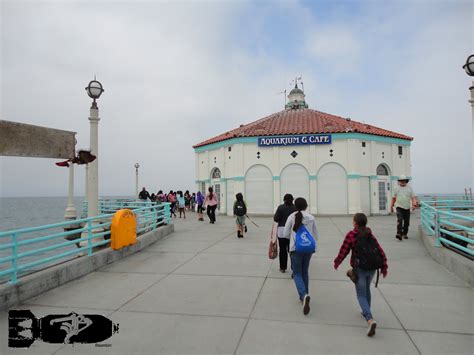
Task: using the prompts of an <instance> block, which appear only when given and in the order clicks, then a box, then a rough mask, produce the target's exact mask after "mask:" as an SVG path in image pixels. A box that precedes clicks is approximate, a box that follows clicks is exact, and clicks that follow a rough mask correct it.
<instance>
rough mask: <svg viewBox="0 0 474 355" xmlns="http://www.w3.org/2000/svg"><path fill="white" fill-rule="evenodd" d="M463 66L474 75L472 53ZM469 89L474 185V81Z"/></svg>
mask: <svg viewBox="0 0 474 355" xmlns="http://www.w3.org/2000/svg"><path fill="white" fill-rule="evenodd" d="M463 68H464V70H465V71H466V74H467V75H469V76H474V54H471V55H470V56H469V57H467V60H466V64H464V65H463ZM469 91H470V92H471V98H470V99H469V100H468V102H469V103H470V104H471V109H472V127H471V129H472V149H471V163H472V165H471V187H474V81H473V82H472V83H471V87H470V88H469Z"/></svg>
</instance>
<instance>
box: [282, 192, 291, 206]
mask: <svg viewBox="0 0 474 355" xmlns="http://www.w3.org/2000/svg"><path fill="white" fill-rule="evenodd" d="M283 202H284V203H285V205H287V206H291V205H293V195H292V194H286V195H285V196H284V197H283Z"/></svg>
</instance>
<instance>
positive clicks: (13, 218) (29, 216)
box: [0, 197, 117, 283]
mask: <svg viewBox="0 0 474 355" xmlns="http://www.w3.org/2000/svg"><path fill="white" fill-rule="evenodd" d="M115 198H117V197H115ZM83 200H84V198H83V197H76V198H75V199H74V205H75V206H76V211H77V216H78V218H81V213H82V202H83ZM66 206H67V197H7V198H0V232H5V231H11V230H15V229H20V228H28V227H39V226H43V225H47V224H54V223H60V222H63V221H64V211H65V209H66ZM63 231H64V230H63V228H52V229H47V230H45V231H40V232H33V233H28V234H22V235H20V237H19V238H18V241H25V240H28V239H31V238H34V237H42V236H45V235H52V234H55V233H59V232H63ZM10 242H11V237H10V236H7V237H0V247H1V246H2V245H5V244H8V243H10ZM64 242H66V240H65V239H64V238H63V237H58V238H54V239H49V240H45V241H42V242H38V243H34V244H27V245H22V246H19V247H18V251H17V252H18V253H24V252H27V251H29V250H32V249H38V248H45V247H49V246H51V245H55V244H60V243H64ZM75 248H76V245H75V244H72V245H68V246H64V247H61V248H59V249H56V250H49V251H45V252H43V253H42V254H41V255H40V256H25V257H23V258H21V259H19V260H18V265H24V264H27V263H31V262H34V261H36V260H38V259H39V258H46V257H49V256H53V255H57V254H60V253H64V252H66V251H69V250H73V249H75ZM11 254H12V249H11V248H7V249H3V250H0V259H1V258H5V257H9V256H10V255H11ZM75 257H77V256H68V257H65V258H61V259H58V260H54V261H52V262H50V263H48V264H43V265H38V266H35V267H34V268H33V269H32V270H31V271H28V272H26V273H31V272H35V271H38V270H40V269H42V268H45V267H48V266H51V265H53V264H58V263H61V262H64V261H66V260H70V259H73V258H75ZM11 266H12V265H11V261H5V262H1V261H0V272H1V271H4V270H7V269H9V268H10V267H11ZM21 274H25V272H21ZM7 280H8V278H7V277H6V276H0V283H2V282H5V281H7Z"/></svg>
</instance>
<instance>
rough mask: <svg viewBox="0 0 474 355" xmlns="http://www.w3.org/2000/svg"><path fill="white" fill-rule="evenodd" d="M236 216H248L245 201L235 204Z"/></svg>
mask: <svg viewBox="0 0 474 355" xmlns="http://www.w3.org/2000/svg"><path fill="white" fill-rule="evenodd" d="M234 214H235V215H236V216H239V217H242V216H245V215H246V214H247V206H245V202H244V201H236V202H235V204H234Z"/></svg>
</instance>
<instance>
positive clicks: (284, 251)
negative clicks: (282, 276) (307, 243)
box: [278, 238, 290, 270]
mask: <svg viewBox="0 0 474 355" xmlns="http://www.w3.org/2000/svg"><path fill="white" fill-rule="evenodd" d="M278 245H279V246H280V251H279V253H278V256H279V257H280V270H286V268H287V267H288V251H289V250H290V240H289V239H287V238H278Z"/></svg>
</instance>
